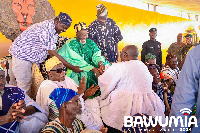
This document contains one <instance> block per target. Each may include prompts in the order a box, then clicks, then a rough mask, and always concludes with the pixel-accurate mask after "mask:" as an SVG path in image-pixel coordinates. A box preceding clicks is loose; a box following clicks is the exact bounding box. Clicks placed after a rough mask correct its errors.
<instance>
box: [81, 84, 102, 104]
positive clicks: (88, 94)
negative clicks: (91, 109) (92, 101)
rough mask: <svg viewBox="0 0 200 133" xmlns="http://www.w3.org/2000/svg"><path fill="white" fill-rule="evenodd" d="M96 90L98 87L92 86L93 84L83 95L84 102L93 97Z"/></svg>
mask: <svg viewBox="0 0 200 133" xmlns="http://www.w3.org/2000/svg"><path fill="white" fill-rule="evenodd" d="M98 89H99V86H98V85H97V86H94V84H93V85H92V86H91V87H90V88H88V89H87V90H86V92H85V94H84V95H83V99H84V100H86V99H87V98H88V97H90V96H93V95H94V94H95V92H96V91H97V90H98Z"/></svg>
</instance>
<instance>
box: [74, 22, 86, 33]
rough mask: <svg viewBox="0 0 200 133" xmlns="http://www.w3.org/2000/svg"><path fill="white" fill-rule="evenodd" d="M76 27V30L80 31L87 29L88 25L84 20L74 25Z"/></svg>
mask: <svg viewBox="0 0 200 133" xmlns="http://www.w3.org/2000/svg"><path fill="white" fill-rule="evenodd" d="M74 29H75V31H76V32H79V31H81V30H87V25H86V23H84V22H79V23H78V24H75V25H74Z"/></svg>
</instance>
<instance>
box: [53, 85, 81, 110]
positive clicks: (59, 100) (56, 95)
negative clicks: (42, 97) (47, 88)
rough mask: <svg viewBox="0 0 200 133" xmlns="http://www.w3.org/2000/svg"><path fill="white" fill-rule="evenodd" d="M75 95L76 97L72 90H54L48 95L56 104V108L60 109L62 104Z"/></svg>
mask: <svg viewBox="0 0 200 133" xmlns="http://www.w3.org/2000/svg"><path fill="white" fill-rule="evenodd" d="M76 95H78V93H76V92H75V91H74V90H72V89H65V88H56V89H54V90H53V92H52V93H51V94H50V95H49V98H50V99H52V100H53V101H54V102H55V103H56V106H57V108H58V109H60V107H61V106H62V104H63V103H64V102H68V101H69V100H70V99H72V98H73V97H74V96H76Z"/></svg>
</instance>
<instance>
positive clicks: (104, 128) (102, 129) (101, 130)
mask: <svg viewBox="0 0 200 133" xmlns="http://www.w3.org/2000/svg"><path fill="white" fill-rule="evenodd" d="M99 131H100V132H102V133H107V132H108V128H107V127H104V125H102V126H101V128H100V130H99Z"/></svg>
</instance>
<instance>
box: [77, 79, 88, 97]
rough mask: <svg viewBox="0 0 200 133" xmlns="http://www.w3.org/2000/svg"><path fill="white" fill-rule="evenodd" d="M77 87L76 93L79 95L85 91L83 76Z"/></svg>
mask: <svg viewBox="0 0 200 133" xmlns="http://www.w3.org/2000/svg"><path fill="white" fill-rule="evenodd" d="M77 89H78V92H77V93H78V94H79V95H81V94H82V93H84V92H85V90H86V83H85V76H84V77H83V78H82V79H81V80H80V82H79V87H78V88H77Z"/></svg>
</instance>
